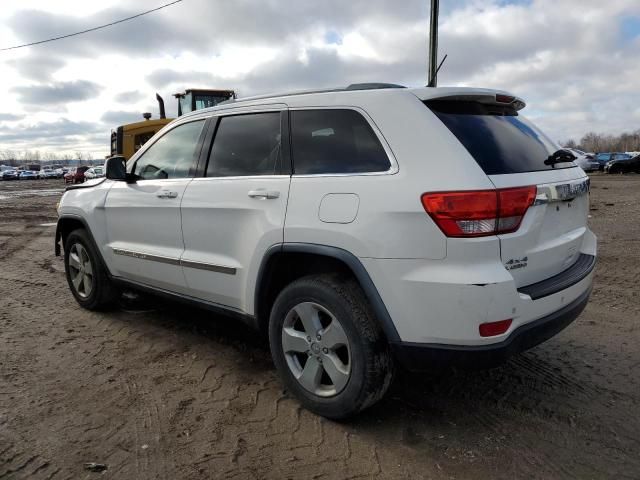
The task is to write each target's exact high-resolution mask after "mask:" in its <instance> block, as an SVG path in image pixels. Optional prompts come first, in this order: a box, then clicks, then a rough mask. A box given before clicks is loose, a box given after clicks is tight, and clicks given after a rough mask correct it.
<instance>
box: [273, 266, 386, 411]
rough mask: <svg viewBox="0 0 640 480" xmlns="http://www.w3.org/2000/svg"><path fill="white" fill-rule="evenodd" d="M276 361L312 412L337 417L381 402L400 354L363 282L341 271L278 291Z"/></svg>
mask: <svg viewBox="0 0 640 480" xmlns="http://www.w3.org/2000/svg"><path fill="white" fill-rule="evenodd" d="M269 343H270V346H271V354H272V356H273V360H274V363H275V366H276V369H277V370H278V373H279V374H280V377H281V378H282V380H283V382H284V384H285V386H286V388H287V389H288V390H289V391H290V392H291V393H293V395H294V396H295V397H296V398H297V399H298V400H299V401H300V403H301V404H302V405H303V406H304V407H305V408H307V409H308V410H310V411H312V412H314V413H316V414H318V415H321V416H323V417H327V418H332V419H336V420H338V419H343V418H347V417H349V416H352V415H355V414H357V413H358V412H360V411H362V410H363V409H365V408H367V407H369V406H371V405H373V404H374V403H376V402H377V401H378V400H380V399H381V398H382V397H383V395H384V394H385V392H386V391H387V389H388V388H389V385H390V384H391V381H392V378H393V371H394V366H393V359H392V357H391V353H390V351H389V346H388V343H387V341H386V339H385V338H384V335H383V333H382V330H381V329H380V326H379V325H378V323H377V322H376V320H375V317H374V314H373V312H372V310H371V307H370V306H369V303H368V301H367V299H366V298H365V296H364V293H363V292H362V289H361V288H360V286H359V285H358V284H357V283H356V282H355V280H353V279H351V278H348V277H344V276H341V275H337V274H332V275H317V276H315V275H314V276H308V277H303V278H301V279H298V280H296V281H294V282H292V283H291V284H289V285H288V286H287V287H285V288H284V289H283V290H282V292H280V294H279V295H278V298H277V299H276V301H275V303H274V305H273V308H272V310H271V317H270V320H269Z"/></svg>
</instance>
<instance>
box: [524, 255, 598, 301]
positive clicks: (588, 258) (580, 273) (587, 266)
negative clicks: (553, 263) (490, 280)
mask: <svg viewBox="0 0 640 480" xmlns="http://www.w3.org/2000/svg"><path fill="white" fill-rule="evenodd" d="M595 266H596V257H595V256H593V255H587V254H585V253H581V254H580V256H579V257H578V260H576V262H575V263H574V264H573V265H572V266H571V267H569V268H568V269H566V270H565V271H564V272H561V273H559V274H558V275H555V276H553V277H551V278H547V279H546V280H543V281H542V282H538V283H534V284H531V285H527V286H525V287H520V288H519V289H518V292H519V293H524V294H525V295H529V296H530V297H531V299H532V300H537V299H539V298H543V297H547V296H549V295H553V294H554V293H558V292H559V291H561V290H564V289H566V288H569V287H571V286H572V285H575V284H576V283H578V282H579V281H581V280H583V279H584V278H585V277H586V276H587V275H589V274H590V273H591V272H592V271H593V269H594V268H595Z"/></svg>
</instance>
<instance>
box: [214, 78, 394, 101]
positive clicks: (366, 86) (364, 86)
mask: <svg viewBox="0 0 640 480" xmlns="http://www.w3.org/2000/svg"><path fill="white" fill-rule="evenodd" d="M386 88H407V87H405V86H404V85H397V84H395V83H375V82H373V83H352V84H351V85H348V86H347V87H337V88H319V89H313V90H298V91H294V92H285V93H282V92H281V93H271V94H265V95H255V96H251V97H245V98H236V99H229V100H227V101H225V102H221V103H219V104H218V105H229V104H231V103H239V102H244V101H251V100H263V99H265V98H277V97H292V96H295V95H309V94H312V93H335V92H348V91H355V90H377V89H386Z"/></svg>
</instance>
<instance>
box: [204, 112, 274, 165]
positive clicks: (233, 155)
mask: <svg viewBox="0 0 640 480" xmlns="http://www.w3.org/2000/svg"><path fill="white" fill-rule="evenodd" d="M281 138H282V135H281V132H280V112H268V113H250V114H245V115H234V116H229V117H222V118H221V119H220V123H219V124H218V129H217V131H216V136H215V139H214V140H213V148H212V149H211V153H210V155H209V163H208V165H207V177H234V176H249V175H275V174H278V173H280V169H281V160H280V159H281V158H282V157H281V155H282V152H281Z"/></svg>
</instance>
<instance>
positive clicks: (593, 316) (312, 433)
mask: <svg viewBox="0 0 640 480" xmlns="http://www.w3.org/2000/svg"><path fill="white" fill-rule="evenodd" d="M592 182H593V183H592V185H593V190H592V210H591V215H592V218H591V220H590V221H591V225H592V228H593V229H594V230H595V232H596V234H597V235H598V236H599V242H600V244H599V245H600V259H599V264H598V267H597V274H596V282H595V288H594V292H593V296H592V300H591V302H590V304H589V306H588V307H587V309H586V310H585V312H584V313H583V314H582V315H581V316H580V317H579V318H578V320H576V322H575V323H573V324H572V325H571V326H570V327H568V328H567V329H566V330H565V331H563V332H562V333H561V334H559V335H558V336H557V337H555V338H553V339H551V340H550V341H548V342H547V343H545V344H543V345H540V346H538V347H537V348H535V349H533V350H531V351H529V352H527V353H524V354H522V355H520V356H518V357H517V358H513V359H512V360H511V361H510V362H509V363H507V364H506V365H504V366H502V367H499V368H497V369H493V370H489V371H479V372H478V371H475V372H470V371H457V372H452V371H446V372H436V373H434V374H431V375H408V374H403V375H401V376H400V377H399V378H398V379H397V381H396V382H395V384H394V385H393V387H392V389H391V391H390V392H389V394H388V395H387V397H386V398H385V399H384V400H383V401H382V402H380V403H379V404H378V405H376V406H375V407H373V408H371V409H370V410H368V411H366V412H365V413H364V414H362V415H360V416H359V417H357V418H356V419H354V420H352V421H350V422H348V423H335V422H331V421H327V420H324V419H322V418H319V417H316V416H314V415H312V414H310V413H308V412H307V411H305V410H302V409H301V408H300V407H299V406H298V404H297V403H296V402H295V401H294V400H293V399H291V398H290V397H289V396H288V395H287V393H286V392H284V391H283V389H282V387H281V385H280V382H279V381H278V378H277V377H276V374H275V371H274V368H273V366H272V364H271V361H270V358H269V352H268V350H267V348H266V346H265V345H264V343H263V342H261V341H260V340H259V339H256V338H255V335H254V334H253V333H251V332H250V331H248V330H245V329H244V328H242V327H240V326H238V325H235V324H234V322H233V321H232V320H229V319H226V318H223V317H215V316H212V315H211V314H210V313H207V312H202V311H198V310H194V309H187V308H185V307H183V306H181V305H173V304H168V303H165V302H160V301H152V302H150V303H149V304H148V306H146V307H145V305H144V304H133V305H129V306H128V308H122V309H119V310H117V311H114V312H109V313H91V312H87V311H84V310H82V309H80V308H79V307H78V305H77V304H76V302H75V301H74V300H73V297H72V296H71V294H70V293H69V290H68V287H67V285H66V282H65V278H64V274H63V264H62V260H61V259H60V258H56V257H55V256H54V255H53V236H54V230H55V228H54V227H52V226H51V222H55V220H56V212H55V204H56V202H57V200H58V198H59V196H60V195H61V192H62V185H61V181H59V180H56V181H34V182H28V181H20V182H0V478H2V479H5V478H11V479H14V478H16V479H22V478H25V479H26V478H29V479H56V480H58V479H60V480H63V479H85V478H87V479H91V478H98V477H100V478H113V479H156V478H158V479H165V478H166V479H183V478H185V479H201V478H236V479H244V478H256V479H261V478H272V479H285V478H305V479H306V478H317V479H321V478H336V479H343V478H435V479H440V478H505V479H506V478H514V477H520V478H545V479H547V478H581V479H586V478H598V479H599V478H636V479H637V478H640V415H639V414H640V325H639V322H640V297H639V289H638V285H639V281H640V175H629V176H606V175H602V174H596V175H594V176H593V179H592ZM87 462H97V463H101V464H105V465H106V466H107V470H106V471H105V472H103V473H102V474H101V473H93V472H90V471H87V470H85V469H84V464H85V463H87Z"/></svg>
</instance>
